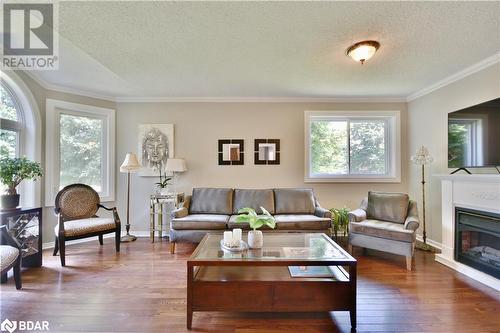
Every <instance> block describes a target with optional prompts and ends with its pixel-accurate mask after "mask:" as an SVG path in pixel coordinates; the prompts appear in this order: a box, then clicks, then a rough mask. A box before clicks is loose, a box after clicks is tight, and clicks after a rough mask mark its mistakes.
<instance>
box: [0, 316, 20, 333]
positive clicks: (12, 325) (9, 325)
mask: <svg viewBox="0 0 500 333" xmlns="http://www.w3.org/2000/svg"><path fill="white" fill-rule="evenodd" d="M16 328H17V322H15V321H10V320H9V319H8V318H5V320H4V321H2V324H0V330H2V332H4V331H8V332H9V333H12V332H14V331H15V330H16Z"/></svg>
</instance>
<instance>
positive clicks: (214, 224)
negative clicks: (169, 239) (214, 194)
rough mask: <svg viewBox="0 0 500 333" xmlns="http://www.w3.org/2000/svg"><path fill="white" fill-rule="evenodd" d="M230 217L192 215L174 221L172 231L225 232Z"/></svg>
mask: <svg viewBox="0 0 500 333" xmlns="http://www.w3.org/2000/svg"><path fill="white" fill-rule="evenodd" d="M228 220H229V215H217V214H190V215H188V216H185V217H181V218H176V219H172V229H175V230H197V229H200V230H224V229H226V224H227V221H228Z"/></svg>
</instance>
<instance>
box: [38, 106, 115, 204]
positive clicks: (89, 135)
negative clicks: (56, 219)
mask: <svg viewBox="0 0 500 333" xmlns="http://www.w3.org/2000/svg"><path fill="white" fill-rule="evenodd" d="M46 112H47V150H46V151H47V170H50V172H49V173H48V174H47V178H46V179H47V185H46V205H47V206H52V205H53V204H54V198H55V196H56V194H57V192H58V191H59V190H60V189H62V188H63V187H65V186H67V185H70V184H74V183H83V184H87V185H90V186H92V187H93V188H94V189H95V190H96V191H97V192H98V193H99V195H100V197H101V201H113V200H114V146H115V143H114V140H115V114H114V110H112V109H106V108H100V107H95V106H89V105H84V104H76V103H69V102H64V101H58V100H52V99H47V107H46Z"/></svg>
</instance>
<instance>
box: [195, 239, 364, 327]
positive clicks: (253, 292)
mask: <svg viewBox="0 0 500 333" xmlns="http://www.w3.org/2000/svg"><path fill="white" fill-rule="evenodd" d="M245 236H246V235H245ZM221 238H222V235H220V234H207V235H206V236H205V237H204V238H203V240H202V241H201V242H200V244H199V245H198V247H197V248H196V250H195V251H194V252H193V254H192V255H191V257H190V258H189V260H188V261H187V270H188V273H187V279H188V281H187V282H188V291H187V305H188V306H187V327H188V329H190V328H191V325H192V317H193V312H194V311H234V312H323V311H350V316H351V326H352V327H353V328H355V327H356V259H354V258H353V257H352V256H351V255H349V253H347V252H346V251H345V250H344V249H342V248H341V247H340V246H339V245H337V244H336V243H335V242H334V241H333V240H331V239H330V238H329V237H328V236H327V235H325V234H321V233H274V232H270V233H266V234H264V247H263V248H262V249H250V250H246V251H243V252H239V253H234V252H229V251H225V250H223V249H221V247H220V240H221ZM308 268H309V269H308ZM292 273H294V276H298V277H292Z"/></svg>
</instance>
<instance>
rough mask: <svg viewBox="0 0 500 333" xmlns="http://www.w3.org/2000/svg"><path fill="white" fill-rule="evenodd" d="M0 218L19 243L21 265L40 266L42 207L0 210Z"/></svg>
mask: <svg viewBox="0 0 500 333" xmlns="http://www.w3.org/2000/svg"><path fill="white" fill-rule="evenodd" d="M0 220H1V224H2V225H6V226H7V230H8V232H9V234H10V235H12V237H13V238H15V239H16V240H17V241H18V243H19V244H20V245H21V251H22V261H21V264H22V266H23V267H39V266H42V208H41V207H37V208H19V209H13V210H7V211H0Z"/></svg>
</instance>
